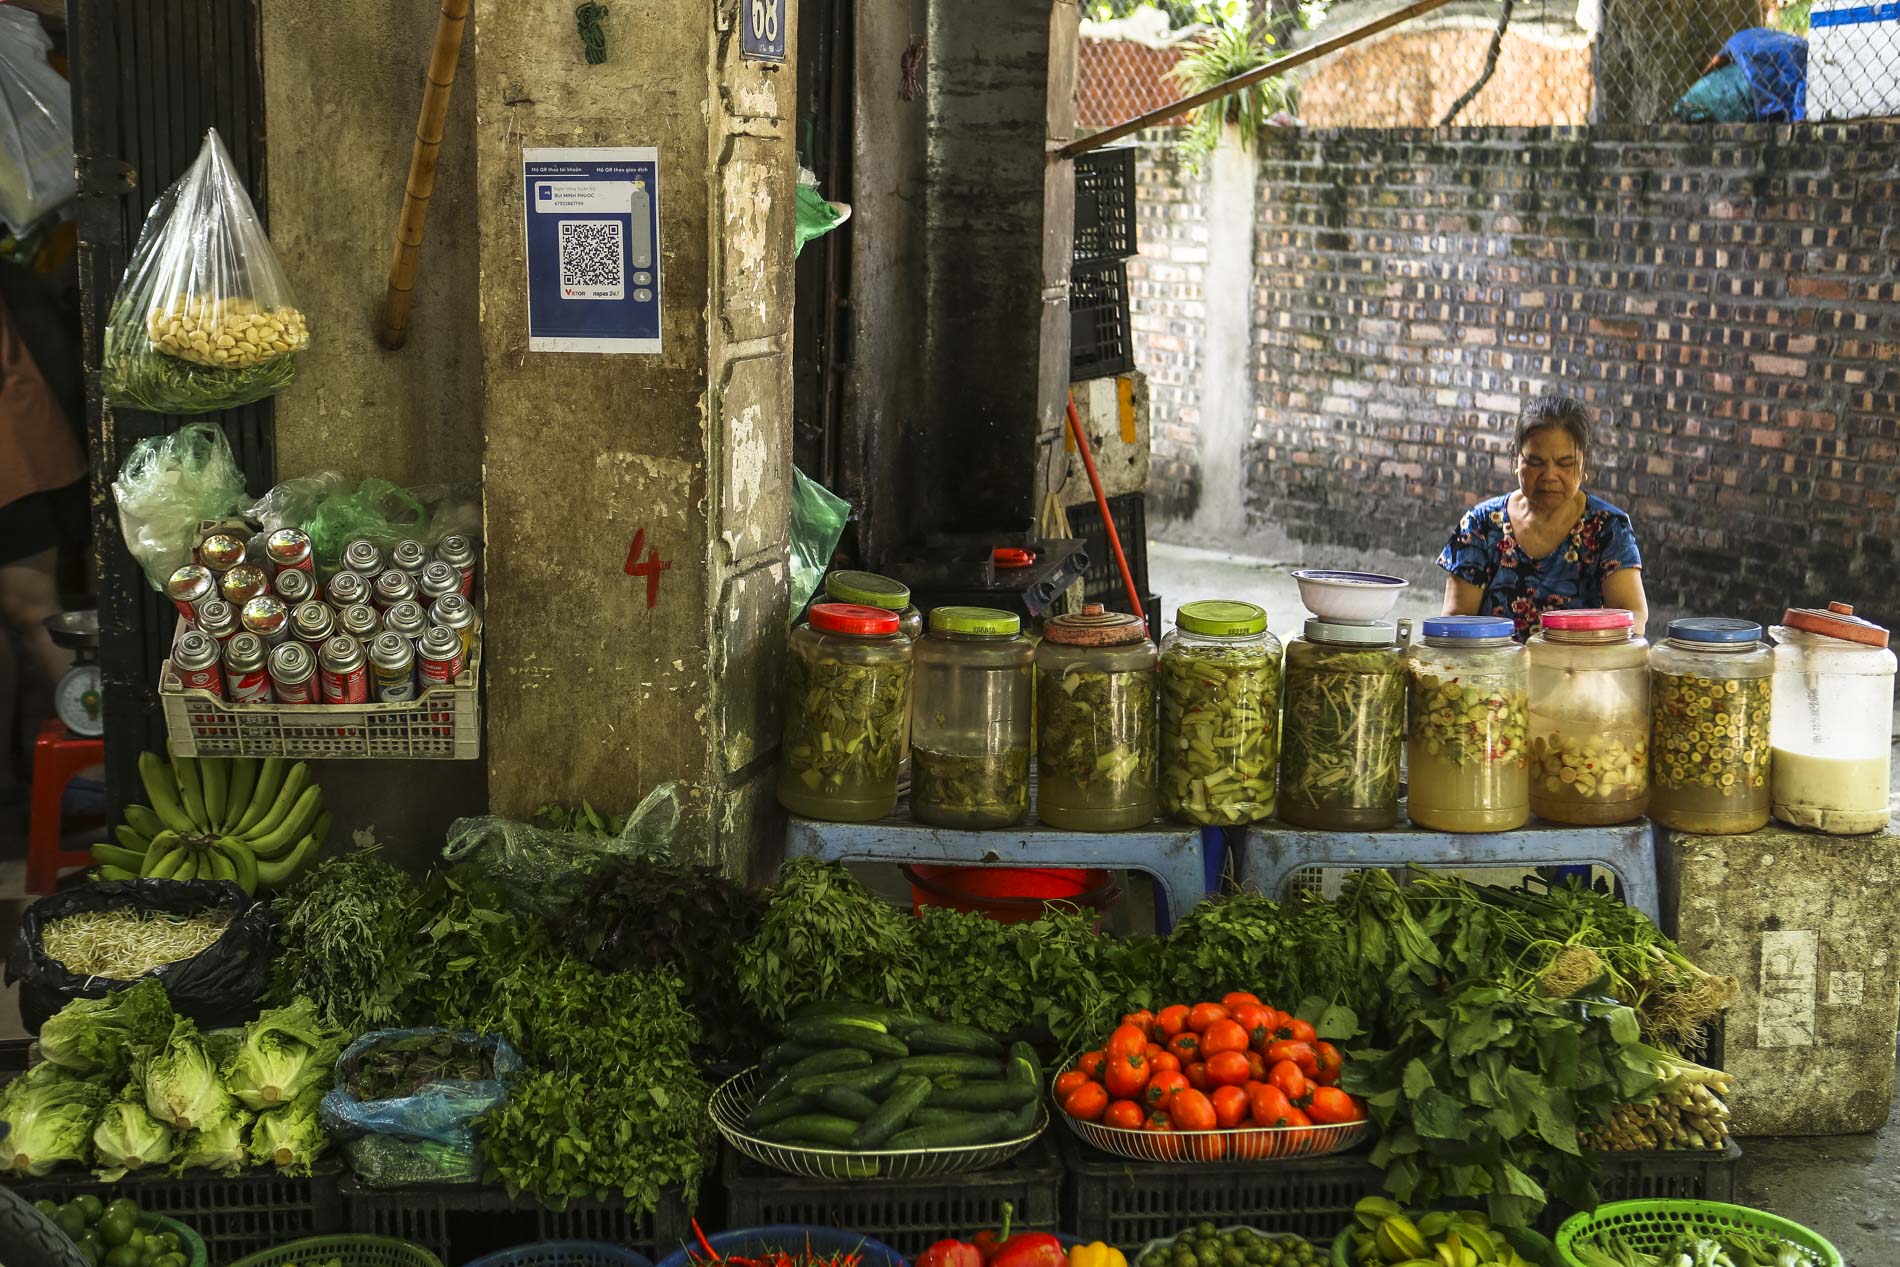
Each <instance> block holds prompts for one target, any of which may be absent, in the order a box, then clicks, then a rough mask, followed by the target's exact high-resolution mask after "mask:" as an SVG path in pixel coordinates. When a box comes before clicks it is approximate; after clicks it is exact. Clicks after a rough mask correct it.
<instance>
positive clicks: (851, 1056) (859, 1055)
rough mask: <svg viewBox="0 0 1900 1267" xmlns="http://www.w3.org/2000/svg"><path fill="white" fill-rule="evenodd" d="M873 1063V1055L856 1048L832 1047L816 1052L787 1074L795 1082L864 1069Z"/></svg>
mask: <svg viewBox="0 0 1900 1267" xmlns="http://www.w3.org/2000/svg"><path fill="white" fill-rule="evenodd" d="M870 1063H871V1053H870V1052H868V1051H863V1050H860V1049H859V1048H856V1047H832V1048H828V1049H826V1050H824V1051H815V1052H813V1053H812V1054H811V1055H809V1056H807V1057H805V1058H804V1059H803V1060H800V1061H799V1062H798V1063H796V1064H794V1065H792V1066H791V1067H790V1068H788V1069H787V1070H786V1071H785V1072H786V1074H787V1075H788V1076H789V1077H790V1078H791V1079H792V1080H793V1081H797V1080H798V1079H800V1078H809V1077H811V1075H813V1074H815V1073H837V1072H839V1071H840V1070H843V1069H862V1068H864V1067H865V1066H867V1065H869V1064H870Z"/></svg>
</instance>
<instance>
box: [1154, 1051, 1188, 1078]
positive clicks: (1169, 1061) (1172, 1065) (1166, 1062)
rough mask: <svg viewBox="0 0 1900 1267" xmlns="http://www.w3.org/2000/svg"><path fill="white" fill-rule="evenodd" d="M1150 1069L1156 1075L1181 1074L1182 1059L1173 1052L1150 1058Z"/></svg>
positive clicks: (1165, 1052)
mask: <svg viewBox="0 0 1900 1267" xmlns="http://www.w3.org/2000/svg"><path fill="white" fill-rule="evenodd" d="M1148 1067H1149V1068H1150V1069H1153V1070H1154V1071H1155V1072H1156V1073H1180V1072H1181V1058H1180V1057H1179V1056H1177V1055H1175V1054H1174V1053H1173V1052H1171V1051H1164V1052H1162V1053H1161V1054H1160V1055H1159V1056H1150V1057H1148Z"/></svg>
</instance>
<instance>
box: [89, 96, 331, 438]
mask: <svg viewBox="0 0 1900 1267" xmlns="http://www.w3.org/2000/svg"><path fill="white" fill-rule="evenodd" d="M309 343H310V331H309V328H308V327H307V326H306V325H305V323H304V316H303V313H302V312H300V311H299V310H298V309H297V305H296V303H295V301H294V300H293V299H292V297H291V294H290V283H289V282H288V281H286V280H285V279H284V272H283V269H281V268H279V267H278V265H277V256H276V255H275V253H273V252H272V251H271V247H270V240H269V239H268V238H266V237H265V236H264V226H263V225H262V224H260V223H258V219H257V212H256V210H255V209H254V208H253V207H252V206H251V199H250V195H249V194H247V193H246V192H245V191H244V186H243V184H242V183H240V182H239V180H238V178H237V174H236V172H235V171H234V170H233V168H232V165H231V155H230V153H229V152H228V151H226V149H225V148H224V142H223V141H222V140H220V139H219V137H218V134H217V131H216V130H215V129H214V130H212V131H210V132H207V133H206V134H205V142H204V146H203V148H201V149H200V150H199V151H198V157H197V159H196V160H195V161H193V163H192V165H191V167H190V169H189V170H188V171H186V172H185V174H184V175H183V176H181V177H180V178H179V179H178V181H177V182H176V183H175V184H173V185H172V187H171V188H170V189H167V190H166V191H165V193H164V195H163V196H162V197H160V198H159V200H158V201H157V202H155V203H153V204H152V210H151V212H150V214H148V215H147V216H146V217H145V227H144V228H143V229H141V230H140V231H139V240H138V245H137V247H136V248H135V249H134V251H133V252H132V260H131V263H130V264H128V265H127V266H126V270H125V277H124V279H123V280H121V281H120V283H119V291H118V294H117V295H115V296H114V297H113V301H112V311H111V313H110V315H109V316H108V317H107V320H106V335H105V355H104V371H105V372H104V376H103V378H104V382H103V386H104V389H105V397H106V400H107V401H108V402H109V403H111V404H114V405H119V406H123V407H128V408H132V409H144V410H149V411H151V412H153V413H162V414H197V413H206V412H208V411H210V410H214V409H229V408H231V407H233V406H235V405H242V404H247V403H249V402H250V401H253V400H261V399H263V398H264V397H266V396H270V395H273V394H274V393H276V392H279V391H282V390H283V389H284V387H285V386H287V385H288V384H289V382H290V380H291V378H292V376H293V375H294V374H295V372H296V354H297V353H298V352H301V351H302V350H303V349H304V348H305V347H307V346H309Z"/></svg>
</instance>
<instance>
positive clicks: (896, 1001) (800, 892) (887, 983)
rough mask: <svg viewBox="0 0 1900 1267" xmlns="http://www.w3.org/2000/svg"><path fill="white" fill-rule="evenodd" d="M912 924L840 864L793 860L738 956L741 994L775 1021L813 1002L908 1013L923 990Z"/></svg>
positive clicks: (785, 869) (767, 901)
mask: <svg viewBox="0 0 1900 1267" xmlns="http://www.w3.org/2000/svg"><path fill="white" fill-rule="evenodd" d="M913 924H914V921H913V920H911V919H910V918H909V917H908V916H906V915H905V914H903V913H902V912H900V911H898V910H897V909H896V908H894V907H892V906H891V905H890V904H889V903H887V902H884V901H881V900H880V899H879V898H877V897H876V896H874V895H873V894H872V893H870V892H869V891H868V890H866V889H865V887H864V886H863V885H861V884H859V883H858V882H857V881H856V880H854V879H852V878H851V873H850V872H848V871H846V870H845V868H844V865H843V864H842V863H836V862H819V861H817V860H815V859H812V858H794V859H792V860H791V861H789V862H787V863H786V864H785V868H784V870H783V871H781V872H780V873H779V882H778V884H777V885H775V886H774V887H773V888H772V889H770V890H768V891H767V893H766V908H765V916H764V918H763V919H762V920H761V921H760V922H759V929H758V931H757V932H756V933H754V934H753V936H752V938H751V940H749V941H747V942H746V943H745V945H743V946H741V947H740V948H739V967H738V984H739V992H740V993H741V994H742V995H743V996H744V997H745V1000H746V1002H747V1003H749V1004H750V1005H751V1006H752V1007H753V1008H754V1009H756V1010H757V1011H758V1013H759V1015H761V1016H763V1017H765V1018H766V1019H767V1020H769V1021H783V1020H784V1019H785V1017H786V1015H787V1013H789V1012H790V1011H791V1009H793V1008H795V1007H797V1006H798V1005H799V1004H801V1003H809V1002H811V1001H812V1000H814V999H850V1000H853V1001H855V1002H859V1003H878V1004H882V1005H884V1006H886V1007H894V1008H898V1009H900V1010H906V1011H907V1010H909V1009H910V1008H911V1006H912V1005H913V1002H914V1000H915V998H916V995H917V992H918V990H919V989H920V988H921V987H922V985H923V962H922V959H921V957H920V956H919V954H918V952H917V946H916V943H915V941H914V940H913Z"/></svg>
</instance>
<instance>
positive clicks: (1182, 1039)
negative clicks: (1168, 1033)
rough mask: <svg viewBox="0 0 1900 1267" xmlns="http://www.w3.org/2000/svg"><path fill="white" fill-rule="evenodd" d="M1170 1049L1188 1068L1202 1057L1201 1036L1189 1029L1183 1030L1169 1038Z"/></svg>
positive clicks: (1183, 1066) (1182, 1065)
mask: <svg viewBox="0 0 1900 1267" xmlns="http://www.w3.org/2000/svg"><path fill="white" fill-rule="evenodd" d="M1168 1050H1169V1051H1171V1052H1173V1053H1174V1058H1175V1059H1176V1060H1178V1061H1180V1062H1181V1067H1182V1068H1186V1067H1187V1066H1189V1065H1191V1064H1193V1063H1194V1062H1195V1061H1197V1060H1199V1059H1200V1058H1201V1036H1200V1035H1199V1034H1196V1033H1193V1032H1192V1031H1189V1030H1182V1031H1181V1032H1180V1033H1179V1034H1176V1035H1175V1036H1174V1037H1173V1038H1170V1039H1169V1040H1168Z"/></svg>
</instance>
